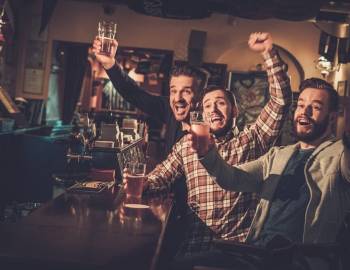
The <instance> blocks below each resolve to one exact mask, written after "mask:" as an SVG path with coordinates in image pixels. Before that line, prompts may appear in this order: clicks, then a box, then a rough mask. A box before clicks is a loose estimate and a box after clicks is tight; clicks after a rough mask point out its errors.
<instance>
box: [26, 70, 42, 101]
mask: <svg viewBox="0 0 350 270" xmlns="http://www.w3.org/2000/svg"><path fill="white" fill-rule="evenodd" d="M43 80H44V70H43V69H33V68H26V69H25V71H24V88H23V92H24V93H27V94H33V95H42V93H43Z"/></svg>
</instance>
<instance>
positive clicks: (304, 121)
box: [297, 117, 313, 127]
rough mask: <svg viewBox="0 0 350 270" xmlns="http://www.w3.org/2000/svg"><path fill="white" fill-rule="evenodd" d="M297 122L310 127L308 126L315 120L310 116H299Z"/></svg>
mask: <svg viewBox="0 0 350 270" xmlns="http://www.w3.org/2000/svg"><path fill="white" fill-rule="evenodd" d="M297 123H298V124H299V125H300V126H303V127H308V126H311V125H313V122H312V121H311V120H310V119H309V118H306V117H300V118H298V120H297Z"/></svg>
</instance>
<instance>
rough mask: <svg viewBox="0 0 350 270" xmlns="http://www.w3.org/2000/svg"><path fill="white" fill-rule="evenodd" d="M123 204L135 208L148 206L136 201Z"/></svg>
mask: <svg viewBox="0 0 350 270" xmlns="http://www.w3.org/2000/svg"><path fill="white" fill-rule="evenodd" d="M124 206H125V207H128V208H137V209H147V208H149V206H148V205H145V204H138V203H126V204H125V205H124Z"/></svg>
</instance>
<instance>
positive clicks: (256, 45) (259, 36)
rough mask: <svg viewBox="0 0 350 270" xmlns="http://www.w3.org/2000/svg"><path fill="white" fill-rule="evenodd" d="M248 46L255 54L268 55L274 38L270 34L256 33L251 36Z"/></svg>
mask: <svg viewBox="0 0 350 270" xmlns="http://www.w3.org/2000/svg"><path fill="white" fill-rule="evenodd" d="M248 45H249V48H250V49H251V50H253V51H255V52H259V53H266V52H269V51H270V50H271V49H272V45H273V43H272V37H271V35H270V33H264V32H255V33H252V34H250V36H249V40H248Z"/></svg>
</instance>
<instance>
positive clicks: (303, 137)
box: [293, 115, 329, 143]
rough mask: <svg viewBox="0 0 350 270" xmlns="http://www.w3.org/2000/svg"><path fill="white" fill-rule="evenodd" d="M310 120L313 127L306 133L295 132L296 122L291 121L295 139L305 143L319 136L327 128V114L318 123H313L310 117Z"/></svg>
mask: <svg viewBox="0 0 350 270" xmlns="http://www.w3.org/2000/svg"><path fill="white" fill-rule="evenodd" d="M310 121H312V123H313V126H314V128H313V130H312V131H311V132H310V133H306V134H304V133H302V134H301V133H298V132H297V123H296V121H294V122H293V129H294V134H295V136H296V138H297V140H299V141H301V142H305V143H310V142H312V141H314V140H317V139H319V138H321V137H322V136H323V135H324V133H325V132H326V130H327V128H328V124H329V115H327V117H326V118H325V119H324V120H323V121H322V122H320V123H315V122H314V121H313V120H312V119H310Z"/></svg>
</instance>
